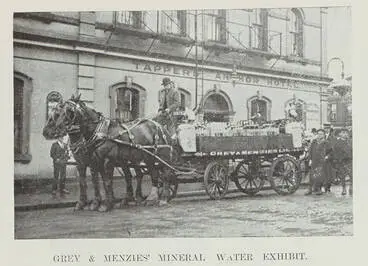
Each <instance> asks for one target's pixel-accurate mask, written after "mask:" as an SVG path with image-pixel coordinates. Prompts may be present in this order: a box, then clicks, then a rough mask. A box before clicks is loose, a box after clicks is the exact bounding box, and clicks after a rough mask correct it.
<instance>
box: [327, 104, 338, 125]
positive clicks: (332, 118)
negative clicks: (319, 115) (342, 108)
mask: <svg viewBox="0 0 368 266" xmlns="http://www.w3.org/2000/svg"><path fill="white" fill-rule="evenodd" d="M328 119H329V122H336V121H337V104H336V103H333V104H330V105H329V114H328Z"/></svg>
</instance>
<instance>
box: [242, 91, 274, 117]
mask: <svg viewBox="0 0 368 266" xmlns="http://www.w3.org/2000/svg"><path fill="white" fill-rule="evenodd" d="M271 107H272V102H271V100H270V99H268V98H267V97H264V96H262V95H261V94H260V92H259V91H258V92H257V95H255V96H253V97H251V98H249V99H248V101H247V108H248V119H251V118H252V117H254V116H255V115H257V114H259V115H260V118H261V119H262V120H263V121H269V120H271Z"/></svg>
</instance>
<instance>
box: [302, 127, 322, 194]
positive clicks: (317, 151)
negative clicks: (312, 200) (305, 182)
mask: <svg viewBox="0 0 368 266" xmlns="http://www.w3.org/2000/svg"><path fill="white" fill-rule="evenodd" d="M326 148H327V142H326V140H325V131H324V130H323V129H319V130H317V138H316V139H315V140H313V142H312V145H311V147H310V151H309V156H310V157H309V159H310V160H309V165H310V169H311V171H310V182H309V189H308V191H307V193H305V195H311V194H312V193H313V192H315V193H316V195H321V194H322V191H321V188H322V185H323V184H324V181H325V176H324V175H325V173H324V171H323V170H324V168H323V166H324V164H325V157H326Z"/></svg>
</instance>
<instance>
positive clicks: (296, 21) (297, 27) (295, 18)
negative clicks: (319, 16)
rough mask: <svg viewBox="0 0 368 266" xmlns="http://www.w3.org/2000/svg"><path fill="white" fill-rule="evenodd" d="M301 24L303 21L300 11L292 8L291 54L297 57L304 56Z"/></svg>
mask: <svg viewBox="0 0 368 266" xmlns="http://www.w3.org/2000/svg"><path fill="white" fill-rule="evenodd" d="M303 23H304V19H303V12H302V10H301V9H298V8H292V9H291V12H290V34H291V45H292V49H291V54H292V55H294V56H299V57H302V56H303V55H304V33H303Z"/></svg>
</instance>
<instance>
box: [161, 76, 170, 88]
mask: <svg viewBox="0 0 368 266" xmlns="http://www.w3.org/2000/svg"><path fill="white" fill-rule="evenodd" d="M171 82H172V81H171V80H170V79H169V78H163V79H162V83H161V85H164V86H165V85H167V84H170V83H171Z"/></svg>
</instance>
